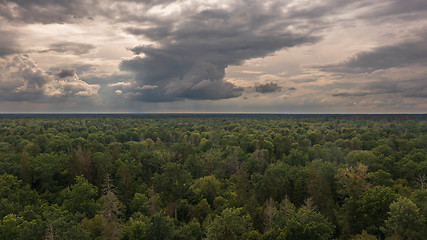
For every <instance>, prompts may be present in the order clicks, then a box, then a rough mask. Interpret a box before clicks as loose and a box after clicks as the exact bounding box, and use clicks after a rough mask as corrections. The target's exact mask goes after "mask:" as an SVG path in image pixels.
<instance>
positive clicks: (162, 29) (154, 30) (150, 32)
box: [125, 25, 172, 41]
mask: <svg viewBox="0 0 427 240" xmlns="http://www.w3.org/2000/svg"><path fill="white" fill-rule="evenodd" d="M171 30H172V28H171V25H165V26H159V27H150V28H136V27H128V28H126V29H125V31H126V32H127V33H130V34H133V35H136V36H140V35H141V36H144V37H146V38H149V39H151V40H154V41H159V40H162V39H164V38H166V37H168V36H169V35H170V33H171Z"/></svg>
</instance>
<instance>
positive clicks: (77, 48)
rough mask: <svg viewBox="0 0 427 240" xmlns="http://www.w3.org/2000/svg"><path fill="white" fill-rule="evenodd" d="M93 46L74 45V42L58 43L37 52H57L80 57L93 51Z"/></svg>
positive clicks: (85, 44)
mask: <svg viewBox="0 0 427 240" xmlns="http://www.w3.org/2000/svg"><path fill="white" fill-rule="evenodd" d="M94 48H95V46H94V45H92V44H87V43H74V42H59V43H53V44H51V45H49V49H47V50H42V51H39V52H40V53H43V52H58V53H71V54H74V55H82V54H86V53H88V52H89V51H90V50H92V49H94Z"/></svg>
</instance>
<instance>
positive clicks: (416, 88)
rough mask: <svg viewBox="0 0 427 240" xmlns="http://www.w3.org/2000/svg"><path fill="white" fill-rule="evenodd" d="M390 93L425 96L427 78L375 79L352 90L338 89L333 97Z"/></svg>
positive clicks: (410, 96) (426, 96) (408, 96)
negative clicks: (392, 80) (393, 80)
mask: <svg viewBox="0 0 427 240" xmlns="http://www.w3.org/2000/svg"><path fill="white" fill-rule="evenodd" d="M383 94H392V95H398V96H402V97H407V98H427V79H411V80H400V81H396V82H391V81H387V80H376V81H373V82H370V83H368V84H363V85H361V86H358V88H357V89H354V90H352V91H340V92H336V93H334V94H332V96H334V97H366V96H370V95H383Z"/></svg>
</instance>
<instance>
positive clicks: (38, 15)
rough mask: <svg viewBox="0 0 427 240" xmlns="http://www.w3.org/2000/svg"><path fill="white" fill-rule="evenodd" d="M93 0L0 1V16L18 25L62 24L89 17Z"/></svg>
mask: <svg viewBox="0 0 427 240" xmlns="http://www.w3.org/2000/svg"><path fill="white" fill-rule="evenodd" d="M95 2H96V1H93V0H74V1H57V0H31V1H21V0H1V1H0V15H1V16H2V17H3V18H6V19H8V20H9V21H13V22H20V23H43V24H49V23H64V22H70V21H75V20H76V19H81V18H83V17H87V16H90V15H91V9H93V7H94V4H95Z"/></svg>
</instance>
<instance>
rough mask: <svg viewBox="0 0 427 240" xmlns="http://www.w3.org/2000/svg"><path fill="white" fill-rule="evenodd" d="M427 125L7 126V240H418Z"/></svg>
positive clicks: (2, 227)
mask: <svg viewBox="0 0 427 240" xmlns="http://www.w3.org/2000/svg"><path fill="white" fill-rule="evenodd" d="M426 120H427V118H426V116H425V115H407V116H405V115H379V116H376V115H360V116H359V115H353V116H352V115H337V116H334V115H324V116H321V115H318V116H316V115H315V116H310V115H306V116H304V115H300V116H287V115H272V116H269V115H254V116H251V115H224V116H221V115H218V116H216V115H212V116H209V115H207V116H204V115H200V116H194V115H188V116H184V115H183V116H180V115H178V116H158V115H144V116H124V115H117V116H109V117H107V116H78V117H75V116H56V117H37V116H36V117H26V118H20V117H14V118H10V117H3V118H1V119H0V239H97V240H105V239H174V240H175V239H176V240H181V239H194V240H200V239H254V240H255V239H257V240H263V239H264V240H267V239H385V238H389V239H422V238H423V237H424V236H425V235H426V232H425V229H427V217H426V216H427V205H426V203H427V176H426V175H427V144H426V142H427V126H426V124H425V122H426Z"/></svg>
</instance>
